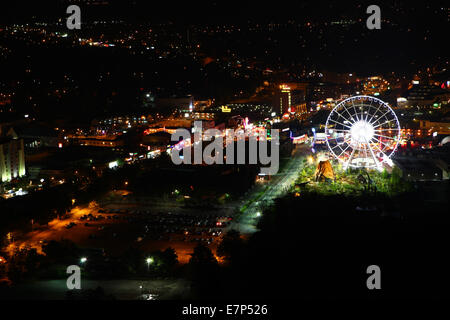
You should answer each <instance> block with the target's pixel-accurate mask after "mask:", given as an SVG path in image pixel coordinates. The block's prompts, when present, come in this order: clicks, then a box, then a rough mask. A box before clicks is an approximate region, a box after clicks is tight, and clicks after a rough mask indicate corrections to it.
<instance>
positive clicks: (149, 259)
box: [145, 257, 153, 271]
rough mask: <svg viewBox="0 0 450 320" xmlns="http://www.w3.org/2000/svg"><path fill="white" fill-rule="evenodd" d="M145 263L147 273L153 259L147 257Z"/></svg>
mask: <svg viewBox="0 0 450 320" xmlns="http://www.w3.org/2000/svg"><path fill="white" fill-rule="evenodd" d="M145 262H147V271H149V270H150V265H151V264H152V263H153V258H152V257H148V258H147V259H146V260H145Z"/></svg>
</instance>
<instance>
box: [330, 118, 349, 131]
mask: <svg viewBox="0 0 450 320" xmlns="http://www.w3.org/2000/svg"><path fill="white" fill-rule="evenodd" d="M330 121H333V122H335V123H337V124H340V125H341V126H344V127H347V128H350V129H351V128H352V127H351V126H348V125H346V124H343V123H340V122H339V121H336V120H333V119H330Z"/></svg>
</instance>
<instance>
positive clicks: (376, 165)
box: [325, 96, 400, 170]
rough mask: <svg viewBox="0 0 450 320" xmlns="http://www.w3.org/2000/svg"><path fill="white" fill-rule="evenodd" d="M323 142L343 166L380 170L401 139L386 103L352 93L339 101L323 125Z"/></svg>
mask: <svg viewBox="0 0 450 320" xmlns="http://www.w3.org/2000/svg"><path fill="white" fill-rule="evenodd" d="M325 136H326V143H327V146H328V148H329V150H330V152H331V153H332V154H333V156H334V157H335V158H336V159H337V160H339V161H340V162H341V163H342V164H343V166H344V169H346V168H348V167H353V168H372V169H378V170H381V169H382V168H383V164H384V163H388V164H392V162H391V160H390V158H391V157H392V155H393V154H394V152H395V151H396V149H397V146H398V143H399V140H400V124H399V121H398V118H397V116H396V115H395V113H394V111H393V110H392V108H391V107H389V106H388V105H387V103H385V102H383V101H382V100H380V99H377V98H374V97H371V96H354V97H350V98H348V99H345V100H343V101H342V102H340V103H339V104H338V105H337V106H336V107H335V108H334V109H333V110H332V111H331V113H330V115H329V116H328V119H327V121H326V124H325Z"/></svg>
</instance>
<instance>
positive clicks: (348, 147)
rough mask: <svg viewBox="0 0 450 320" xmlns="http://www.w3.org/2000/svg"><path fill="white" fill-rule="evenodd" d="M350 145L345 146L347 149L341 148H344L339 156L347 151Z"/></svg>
mask: <svg viewBox="0 0 450 320" xmlns="http://www.w3.org/2000/svg"><path fill="white" fill-rule="evenodd" d="M349 147H350V145H347V148H345V149H342V148H341V150H342V152H341V153H340V154H339V155H338V158H339V157H340V156H342V154H343V153H344V152H345V151H347V149H348V148H349Z"/></svg>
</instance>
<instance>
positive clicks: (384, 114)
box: [371, 110, 391, 125]
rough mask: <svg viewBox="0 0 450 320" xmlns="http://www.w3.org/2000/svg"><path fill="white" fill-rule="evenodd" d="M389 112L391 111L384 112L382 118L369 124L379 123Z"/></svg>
mask: <svg viewBox="0 0 450 320" xmlns="http://www.w3.org/2000/svg"><path fill="white" fill-rule="evenodd" d="M389 112H391V110H388V111H386V112H385V113H383V115H382V116H380V117H379V118H377V120H375V121H374V122H372V123H371V124H372V125H374V124H375V123H377V122H379V121H380V120H381V119H382V118H383V117H384V116H386V115H387V114H388V113H389Z"/></svg>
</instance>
